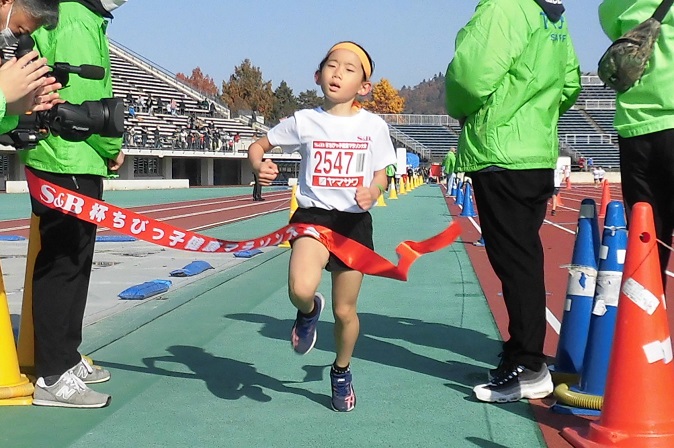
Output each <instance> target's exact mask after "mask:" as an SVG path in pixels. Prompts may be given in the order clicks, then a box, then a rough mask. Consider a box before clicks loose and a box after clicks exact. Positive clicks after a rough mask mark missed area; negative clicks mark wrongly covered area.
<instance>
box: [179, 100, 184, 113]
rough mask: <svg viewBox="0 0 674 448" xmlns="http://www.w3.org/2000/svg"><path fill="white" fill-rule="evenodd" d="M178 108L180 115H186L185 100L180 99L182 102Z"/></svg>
mask: <svg viewBox="0 0 674 448" xmlns="http://www.w3.org/2000/svg"><path fill="white" fill-rule="evenodd" d="M178 108H179V110H180V115H185V101H183V100H180V104H179V105H178Z"/></svg>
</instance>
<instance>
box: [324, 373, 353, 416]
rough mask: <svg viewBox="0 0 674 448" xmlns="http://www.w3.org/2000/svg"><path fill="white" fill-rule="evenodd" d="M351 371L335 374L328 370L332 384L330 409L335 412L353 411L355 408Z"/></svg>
mask: <svg viewBox="0 0 674 448" xmlns="http://www.w3.org/2000/svg"><path fill="white" fill-rule="evenodd" d="M351 379H352V378H351V370H348V371H346V372H345V373H337V372H335V371H334V370H333V369H330V382H331V383H332V409H334V410H335V411H337V412H349V411H353V408H355V407H356V392H355V391H354V390H353V385H352V384H351Z"/></svg>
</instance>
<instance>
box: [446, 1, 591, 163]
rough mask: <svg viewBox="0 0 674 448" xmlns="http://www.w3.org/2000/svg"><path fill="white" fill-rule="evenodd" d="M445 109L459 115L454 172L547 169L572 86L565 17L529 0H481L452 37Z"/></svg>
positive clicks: (574, 76) (576, 83)
mask: <svg viewBox="0 0 674 448" xmlns="http://www.w3.org/2000/svg"><path fill="white" fill-rule="evenodd" d="M446 93H447V111H448V113H449V115H451V116H452V117H454V118H457V119H460V120H462V119H465V120H466V121H465V124H464V126H463V130H462V132H461V136H460V138H459V147H458V155H457V168H456V170H457V171H459V172H460V171H465V172H473V171H479V170H481V169H484V168H487V167H489V166H497V167H501V168H505V169H511V170H522V169H536V168H554V167H555V166H556V163H557V157H558V155H559V149H558V138H557V122H558V120H559V116H560V115H561V114H563V113H564V112H566V110H567V109H569V108H570V107H571V106H572V105H573V103H574V102H575V101H576V98H578V95H579V93H580V68H579V65H578V59H577V57H576V53H575V51H574V49H573V45H572V43H571V36H570V35H569V33H568V28H567V25H566V20H565V19H564V17H563V16H562V18H561V20H559V21H557V22H553V21H551V20H550V19H549V18H548V16H546V15H545V13H544V12H543V11H542V9H541V8H540V7H539V6H538V5H537V4H536V2H535V1H534V0H529V1H526V0H481V1H480V3H479V4H478V5H477V9H476V10H475V14H474V15H473V17H472V18H471V20H470V21H469V22H468V24H467V25H466V26H465V27H464V28H463V29H461V30H460V31H459V33H458V35H457V37H456V51H455V54H454V59H453V60H452V62H451V63H450V64H449V67H448V68H447V76H446Z"/></svg>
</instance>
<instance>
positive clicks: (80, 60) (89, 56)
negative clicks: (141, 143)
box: [21, 2, 122, 176]
mask: <svg viewBox="0 0 674 448" xmlns="http://www.w3.org/2000/svg"><path fill="white" fill-rule="evenodd" d="M106 27H107V21H106V20H105V19H103V18H102V17H101V16H100V15H98V14H95V13H94V12H92V11H90V10H89V9H87V8H86V7H84V6H82V5H81V4H79V3H75V2H65V3H61V4H60V6H59V24H58V26H57V27H56V29H54V30H51V31H47V30H45V29H44V28H40V29H39V30H37V31H36V32H35V33H33V38H34V39H35V45H36V48H37V50H38V51H39V52H40V54H41V55H42V56H44V57H46V58H47V60H48V63H49V64H52V63H54V62H67V63H69V64H71V65H81V64H92V65H99V66H102V67H103V68H105V73H106V76H105V78H104V79H103V80H90V79H83V78H80V77H79V76H77V75H74V74H71V75H70V82H69V84H68V87H65V88H63V89H61V90H60V91H59V93H60V95H61V98H63V99H64V100H66V101H68V102H69V103H73V104H80V103H82V102H83V101H89V100H100V99H101V98H106V97H112V78H111V76H110V53H109V48H108V38H107V37H106V35H105V30H106ZM121 147H122V139H121V138H110V137H101V136H99V135H92V136H91V137H89V138H88V139H87V140H85V141H83V142H68V141H66V140H63V139H62V138H60V137H54V136H49V137H48V138H47V139H46V140H43V141H41V142H40V143H39V145H38V146H37V147H36V148H35V149H31V150H27V151H21V159H22V160H23V162H24V163H25V164H26V165H28V166H30V167H33V168H36V169H38V170H42V171H48V172H52V173H61V174H93V175H99V176H107V175H108V162H107V160H108V159H114V158H115V157H116V156H117V154H118V153H119V151H120V149H121Z"/></svg>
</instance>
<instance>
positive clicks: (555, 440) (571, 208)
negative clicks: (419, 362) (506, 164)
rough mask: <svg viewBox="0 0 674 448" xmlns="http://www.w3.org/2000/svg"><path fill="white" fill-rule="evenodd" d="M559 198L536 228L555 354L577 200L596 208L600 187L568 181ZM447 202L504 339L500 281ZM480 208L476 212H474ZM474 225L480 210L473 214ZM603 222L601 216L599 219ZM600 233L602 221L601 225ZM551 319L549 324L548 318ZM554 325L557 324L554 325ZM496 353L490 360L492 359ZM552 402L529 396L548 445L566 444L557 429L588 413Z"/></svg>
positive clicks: (673, 314) (672, 293)
mask: <svg viewBox="0 0 674 448" xmlns="http://www.w3.org/2000/svg"><path fill="white" fill-rule="evenodd" d="M610 192H611V200H622V194H621V192H620V185H619V184H616V185H610ZM560 193H561V197H562V204H563V205H561V206H559V207H558V208H557V215H556V216H554V217H553V216H550V215H549V214H548V216H547V217H546V221H545V223H544V225H543V227H542V229H541V240H542V242H543V248H544V251H545V274H546V278H545V284H546V290H547V294H548V300H547V306H548V310H549V312H548V331H547V337H546V341H545V353H546V354H547V355H548V356H551V357H554V356H555V354H556V352H557V343H558V341H559V328H558V325H559V323H560V322H561V321H562V316H563V313H564V311H563V306H564V300H565V299H566V287H567V280H568V270H567V269H566V268H565V267H564V266H565V265H568V264H569V263H570V262H571V257H572V254H573V245H574V242H575V231H576V227H577V223H578V212H579V210H580V203H581V201H582V200H583V199H585V198H591V199H594V200H595V201H596V202H597V211H599V206H600V205H601V194H602V189H601V188H595V187H594V186H592V185H589V186H580V185H579V186H573V187H572V189H571V190H567V189H562V190H561V192H560ZM447 204H448V206H449V210H450V213H451V215H452V216H454V217H456V219H460V220H462V221H464V222H463V223H462V229H463V232H462V235H461V238H462V240H463V241H464V244H465V247H466V250H467V251H468V255H469V257H470V259H471V262H472V265H473V268H474V269H475V272H476V274H477V277H478V280H479V281H480V285H481V286H482V290H483V291H484V294H485V297H486V298H487V302H488V303H489V306H490V308H491V310H492V314H493V315H494V320H495V321H496V325H497V326H498V329H499V331H500V333H501V336H502V337H503V339H504V340H505V339H507V337H508V327H507V325H508V319H507V313H506V309H505V305H504V303H503V298H502V293H501V283H500V281H499V280H498V278H497V277H496V275H495V274H494V271H493V270H492V268H491V265H490V264H489V260H488V259H487V255H486V252H485V249H484V247H477V246H474V245H473V244H472V243H473V242H475V241H477V240H478V239H479V238H480V233H479V231H478V230H477V229H476V227H475V226H474V225H471V223H469V222H468V218H461V217H459V214H460V212H461V209H460V208H459V207H458V206H457V205H454V198H447ZM477 213H479V212H477ZM473 221H474V222H475V224H476V225H478V226H479V216H478V217H475V218H473ZM599 225H600V226H601V225H603V219H600V220H599ZM600 234H601V227H600ZM673 266H674V259H673V260H671V261H670V264H669V267H668V270H669V271H670V272H672V271H674V269H673ZM667 286H668V287H667V293H666V296H667V297H674V280H672V281H669V282H668V283H667ZM668 318H669V325H670V334H672V330H673V329H674V325H673V324H674V307H669V308H668ZM551 321H552V323H553V324H554V326H553V325H551V324H550V322H551ZM555 327H557V328H555ZM496 361H497V360H496V359H495V360H494V363H496ZM552 404H554V400H553V399H551V398H548V399H545V400H532V401H531V405H532V407H533V410H534V414H535V415H536V418H537V420H538V423H539V425H540V427H541V430H542V432H543V436H544V437H545V441H546V443H547V444H548V446H549V447H555V448H556V447H565V448H568V447H569V446H570V445H569V443H568V442H566V441H565V440H564V439H563V438H562V437H561V435H560V431H561V430H562V429H564V428H565V427H568V426H586V425H587V419H585V418H582V417H575V416H567V415H560V414H556V413H553V412H552V411H550V410H549V407H550V406H551V405H552Z"/></svg>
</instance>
